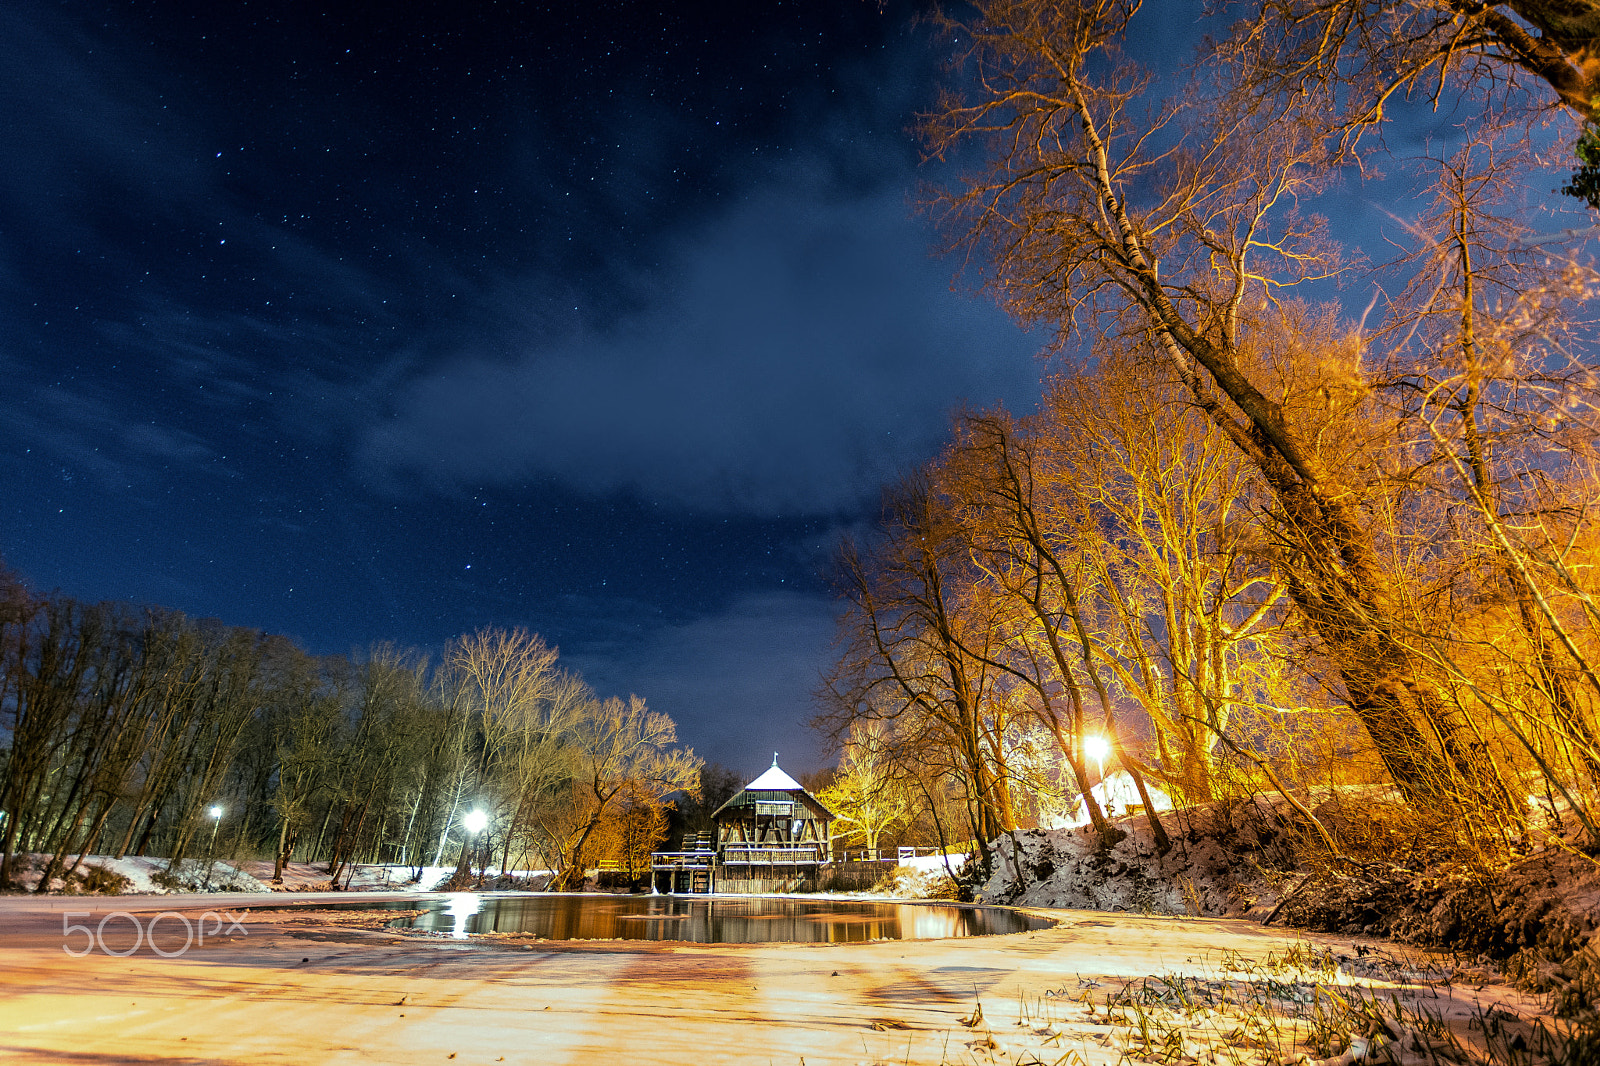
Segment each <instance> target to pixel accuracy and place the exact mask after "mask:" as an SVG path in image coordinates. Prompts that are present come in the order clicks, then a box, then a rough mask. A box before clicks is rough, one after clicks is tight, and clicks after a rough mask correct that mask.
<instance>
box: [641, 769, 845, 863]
mask: <svg viewBox="0 0 1600 1066" xmlns="http://www.w3.org/2000/svg"><path fill="white" fill-rule="evenodd" d="M711 820H712V823H713V825H714V826H715V828H714V829H713V831H712V834H711V836H712V837H713V838H714V839H707V838H705V837H701V838H699V839H689V840H685V841H684V849H685V850H683V851H673V852H657V853H655V855H654V856H653V857H652V862H651V869H652V876H653V877H654V879H655V888H656V889H657V890H658V891H666V892H789V891H794V890H795V889H799V888H803V887H810V888H815V887H817V885H818V883H819V882H820V880H821V877H822V868H823V866H824V865H826V864H827V862H828V860H829V856H830V852H831V850H832V845H833V836H832V823H833V812H832V811H830V810H828V808H826V807H824V806H823V805H822V803H821V802H820V801H819V800H818V799H817V797H815V796H813V795H812V794H811V793H809V792H807V791H806V790H805V788H804V787H802V786H801V784H800V782H798V781H796V780H795V779H794V778H792V777H790V776H789V775H788V774H786V773H784V772H783V770H782V769H780V768H779V766H778V756H777V755H776V754H774V755H773V756H772V766H771V768H770V769H768V770H767V772H766V773H764V774H762V775H761V776H760V777H758V778H756V779H755V780H754V781H752V782H750V783H749V784H748V785H746V786H744V788H743V789H742V790H741V791H740V792H739V793H737V794H736V795H735V796H734V797H733V798H732V799H730V800H729V801H728V802H727V803H724V804H723V805H722V806H720V807H718V808H717V809H716V811H714V812H713V813H712V815H711Z"/></svg>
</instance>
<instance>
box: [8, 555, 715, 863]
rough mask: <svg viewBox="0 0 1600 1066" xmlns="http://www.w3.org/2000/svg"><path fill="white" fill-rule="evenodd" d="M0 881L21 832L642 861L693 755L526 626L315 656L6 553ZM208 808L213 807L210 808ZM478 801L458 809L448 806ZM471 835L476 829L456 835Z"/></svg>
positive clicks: (75, 843) (287, 851)
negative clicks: (47, 573)
mask: <svg viewBox="0 0 1600 1066" xmlns="http://www.w3.org/2000/svg"><path fill="white" fill-rule="evenodd" d="M0 729H4V737H5V739H6V741H7V745H6V747H5V749H4V751H3V752H0V759H3V761H0V819H3V821H0V885H4V884H6V883H8V882H9V880H10V877H11V874H12V873H13V870H12V863H13V861H14V857H15V856H16V855H17V853H19V852H34V853H44V854H47V855H48V856H49V859H48V862H47V868H46V870H45V876H44V878H43V879H42V880H41V881H40V886H41V890H43V889H44V887H45V886H47V885H48V884H49V883H50V880H51V877H52V876H54V875H60V874H63V873H65V872H66V871H67V870H68V869H70V868H71V867H72V865H74V864H75V863H76V861H77V857H79V856H81V855H84V854H91V853H106V854H110V855H113V856H117V857H121V856H123V855H126V854H149V855H157V856H164V857H167V858H169V861H170V867H171V868H174V869H175V868H177V867H178V865H179V864H180V863H181V862H182V861H183V860H184V859H185V858H210V857H212V856H213V855H227V856H253V857H264V858H271V859H273V860H274V874H273V876H274V877H275V878H276V877H279V876H281V874H282V870H283V865H284V864H285V863H287V862H289V861H292V860H297V859H298V860H300V861H316V862H321V863H326V865H327V869H328V873H329V877H330V879H331V880H333V881H334V882H335V883H337V879H338V877H339V875H340V873H341V871H342V870H344V869H346V868H347V865H348V864H351V863H356V862H366V863H372V862H385V863H401V864H406V865H409V866H412V867H415V868H418V870H419V872H420V868H421V867H423V866H429V865H439V864H441V863H445V864H448V863H454V862H457V861H458V859H459V860H460V861H462V862H466V861H467V860H468V859H469V858H471V857H473V856H477V857H478V861H479V862H482V861H484V860H487V861H488V863H489V864H491V865H497V866H499V867H500V868H501V869H514V868H529V867H535V868H546V869H551V870H554V871H555V874H556V876H555V879H554V882H553V883H554V884H556V885H570V884H574V883H576V882H577V881H578V880H580V879H581V877H582V874H583V870H584V869H585V867H586V866H590V865H593V864H595V863H596V862H598V861H604V860H609V861H614V862H617V863H619V864H621V865H624V866H626V867H627V868H629V869H633V870H637V869H641V868H643V867H644V866H645V865H646V864H647V862H648V855H649V851H650V850H651V848H652V847H653V846H654V845H655V844H656V842H657V841H658V840H659V839H660V837H661V835H662V833H663V831H664V829H665V825H666V810H667V797H668V796H669V795H671V794H672V793H674V792H679V791H682V790H687V791H690V792H693V791H695V790H696V789H697V787H698V769H699V765H700V762H699V760H698V759H696V758H695V756H694V755H693V753H692V752H689V751H687V750H683V749H680V748H679V747H678V745H677V738H676V733H675V729H674V726H673V723H672V721H671V720H670V719H669V718H667V717H666V716H665V715H661V714H657V713H655V712H652V711H650V710H648V709H647V708H646V707H645V705H644V702H643V701H642V700H640V699H639V698H637V697H630V698H629V699H627V700H621V699H600V698H598V697H597V696H596V695H595V693H594V692H593V691H592V690H591V689H590V688H589V687H588V686H587V685H585V684H584V682H583V681H582V679H581V678H580V677H578V675H576V674H575V673H573V672H571V671H568V670H564V669H562V668H560V667H559V666H558V664H557V656H556V652H555V650H554V649H553V648H550V647H548V646H547V645H545V644H544V642H543V641H542V640H540V638H539V637H538V636H536V635H533V634H530V633H527V632H525V631H523V630H511V631H505V630H498V629H486V630H482V631H480V632H478V633H475V634H472V635H470V636H464V637H461V638H458V639H457V640H455V641H453V642H451V644H450V645H449V646H448V647H447V648H446V650H445V653H444V655H443V656H442V658H441V660H440V661H438V662H437V663H430V662H429V661H428V659H427V657H426V656H424V655H422V654H420V653H417V652H402V651H397V650H395V649H393V648H390V647H382V646H380V647H376V648H374V649H372V651H371V652H370V653H369V654H367V655H366V656H365V657H362V658H359V659H355V658H350V657H346V656H316V655H311V654H308V653H307V652H305V651H304V650H303V649H301V648H299V647H297V646H296V645H295V644H294V643H293V642H291V641H289V640H287V639H285V638H283V637H277V636H270V635H266V634H263V633H259V632H256V631H253V630H246V629H239V628H233V627H227V626H222V625H220V624H217V623H214V622H196V621H194V620H191V619H189V618H186V617H184V616H183V615H181V614H179V613H176V612H172V611H165V610H160V609H155V608H147V609H135V608H131V607H127V606H121V605H113V604H83V603H78V602H75V601H73V600H71V599H67V598H62V597H50V598H40V597H35V596H33V595H30V594H29V593H28V592H27V591H26V590H25V589H24V588H23V587H22V585H21V584H20V583H19V582H18V581H16V580H15V578H14V577H12V576H11V575H9V574H6V573H5V572H3V571H0ZM213 808H218V809H220V815H215V816H214V815H213ZM474 810H477V811H482V812H483V813H484V814H485V815H487V825H486V826H485V828H484V829H483V830H481V832H480V833H478V834H474V833H472V832H471V831H470V830H469V829H468V828H467V826H466V824H465V823H464V821H463V819H464V817H465V816H466V815H467V813H468V812H470V811H474ZM469 848H470V852H469Z"/></svg>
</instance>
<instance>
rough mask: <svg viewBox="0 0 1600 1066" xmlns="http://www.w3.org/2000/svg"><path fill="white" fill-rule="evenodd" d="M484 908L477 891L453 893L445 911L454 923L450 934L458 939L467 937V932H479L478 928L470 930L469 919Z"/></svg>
mask: <svg viewBox="0 0 1600 1066" xmlns="http://www.w3.org/2000/svg"><path fill="white" fill-rule="evenodd" d="M481 908H482V901H481V900H480V899H479V898H478V895H477V893H475V892H456V893H452V894H451V896H450V899H449V901H448V902H447V903H446V904H445V907H444V913H445V914H447V915H449V916H450V918H451V921H452V922H453V924H452V925H451V927H450V936H451V937H452V938H454V939H456V940H465V939H467V933H468V932H469V931H470V932H477V930H476V929H473V930H468V928H467V919H469V918H471V917H472V916H473V915H474V914H477V913H478V911H479V910H480V909H481Z"/></svg>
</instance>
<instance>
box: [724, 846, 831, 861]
mask: <svg viewBox="0 0 1600 1066" xmlns="http://www.w3.org/2000/svg"><path fill="white" fill-rule="evenodd" d="M826 859H827V856H826V855H824V854H823V849H822V847H821V845H818V844H804V845H801V846H799V847H771V846H765V845H758V844H728V845H726V846H724V847H723V849H722V865H724V866H810V865H814V864H816V863H821V862H824V861H826Z"/></svg>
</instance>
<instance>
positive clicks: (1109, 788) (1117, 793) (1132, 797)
mask: <svg viewBox="0 0 1600 1066" xmlns="http://www.w3.org/2000/svg"><path fill="white" fill-rule="evenodd" d="M1145 791H1146V792H1148V793H1149V794H1150V805H1151V806H1152V807H1153V808H1155V810H1156V811H1157V812H1162V811H1170V810H1172V797H1171V796H1168V795H1167V794H1166V792H1165V791H1164V790H1162V789H1161V788H1158V787H1157V786H1155V785H1153V784H1151V783H1150V782H1148V781H1147V782H1145ZM1089 792H1090V794H1091V795H1093V796H1094V798H1095V801H1096V802H1097V803H1099V804H1100V809H1101V810H1102V811H1104V812H1105V815H1106V817H1107V818H1116V817H1117V816H1119V815H1123V814H1126V813H1127V812H1128V811H1130V810H1133V809H1134V808H1136V807H1141V806H1143V805H1144V800H1143V799H1141V798H1140V797H1139V789H1138V788H1137V787H1136V786H1135V785H1134V783H1133V776H1132V775H1131V774H1129V773H1128V771H1126V770H1117V771H1115V772H1114V773H1111V774H1108V775H1106V777H1105V779H1104V780H1102V781H1100V782H1099V783H1098V784H1096V785H1092V786H1090V788H1089ZM1088 824H1089V806H1088V804H1086V803H1084V802H1083V801H1082V800H1079V801H1077V806H1076V807H1075V808H1074V809H1073V813H1072V814H1071V815H1068V816H1067V817H1065V818H1058V819H1056V820H1055V821H1054V822H1053V823H1052V824H1049V825H1045V826H1043V828H1045V829H1072V828H1076V827H1077V826H1081V825H1088Z"/></svg>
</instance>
